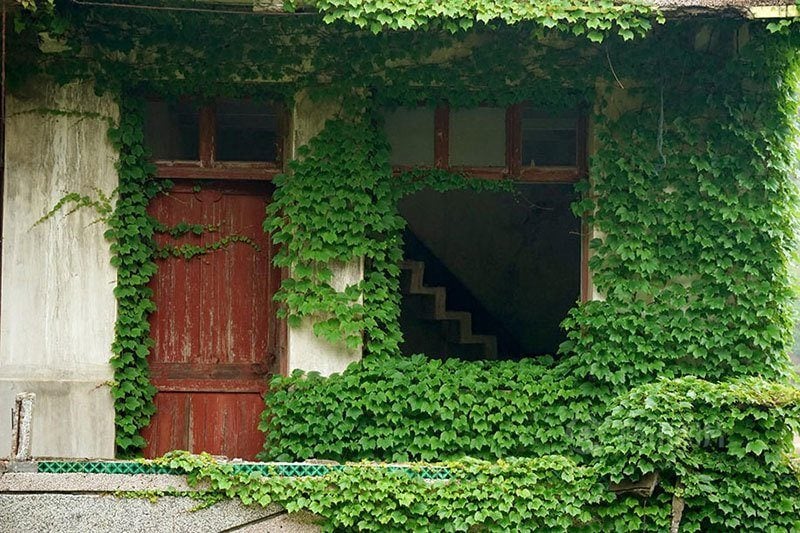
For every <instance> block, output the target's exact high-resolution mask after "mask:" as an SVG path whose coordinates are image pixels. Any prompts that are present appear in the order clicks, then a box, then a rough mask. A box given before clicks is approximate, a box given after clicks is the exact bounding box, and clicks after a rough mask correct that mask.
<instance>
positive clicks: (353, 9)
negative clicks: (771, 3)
mask: <svg viewBox="0 0 800 533" xmlns="http://www.w3.org/2000/svg"><path fill="white" fill-rule="evenodd" d="M287 4H288V5H287V6H286V7H287V9H289V10H292V9H295V7H296V6H299V7H303V8H309V7H310V8H313V9H316V10H318V11H320V12H321V13H322V14H323V21H324V22H325V23H328V24H330V23H332V22H335V21H339V20H341V21H344V22H348V23H350V24H353V25H355V26H357V27H359V28H368V29H369V30H370V31H372V32H373V33H378V32H381V31H384V30H387V29H388V30H426V31H430V30H434V29H437V28H442V29H444V30H446V31H449V32H453V33H455V32H459V31H465V30H469V29H471V28H472V27H473V26H475V24H476V23H484V24H486V23H501V22H502V23H505V24H517V23H519V22H530V23H533V24H535V25H537V26H540V27H542V28H546V29H555V30H558V31H562V32H564V33H568V34H572V35H579V36H580V35H585V36H586V38H587V39H589V40H590V41H592V42H601V41H602V40H603V39H604V38H605V37H606V36H607V35H608V34H609V33H612V34H616V35H619V36H620V37H622V38H623V39H625V40H626V41H627V40H631V39H633V38H634V37H642V36H644V35H645V34H646V33H647V32H648V31H649V30H650V29H651V28H652V27H653V20H656V21H658V22H663V21H664V19H663V16H662V15H661V14H660V13H658V12H657V11H656V10H655V9H654V7H653V5H652V4H651V3H648V2H640V1H626V2H619V1H614V0H599V1H594V2H587V1H586V0H556V1H552V0H551V1H549V2H516V1H514V0H491V1H480V2H479V1H475V0H446V1H443V2H428V1H426V0H401V1H393V2H387V1H386V0H371V1H367V2H352V1H348V0H309V1H307V2H306V1H303V0H298V1H296V2H289V3H287Z"/></svg>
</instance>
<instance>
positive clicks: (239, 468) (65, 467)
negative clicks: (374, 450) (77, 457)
mask: <svg viewBox="0 0 800 533" xmlns="http://www.w3.org/2000/svg"><path fill="white" fill-rule="evenodd" d="M231 466H232V467H233V470H234V472H245V473H250V472H257V473H260V474H263V475H265V476H269V475H278V476H285V477H316V476H324V475H325V474H328V473H330V472H332V471H335V470H341V469H343V468H344V467H345V465H320V464H308V463H232V464H231ZM375 468H385V469H387V470H390V471H395V472H403V473H405V474H408V475H410V476H418V477H421V478H423V479H426V480H446V479H449V478H450V471H449V470H448V469H447V468H444V467H435V466H425V467H421V468H413V467H406V466H400V465H385V466H375ZM37 472H39V473H43V474H129V475H132V474H151V475H152V474H175V475H182V474H183V473H184V472H183V471H181V470H177V469H173V468H170V467H168V466H160V465H154V464H149V463H143V462H138V461H39V462H38V464H37Z"/></svg>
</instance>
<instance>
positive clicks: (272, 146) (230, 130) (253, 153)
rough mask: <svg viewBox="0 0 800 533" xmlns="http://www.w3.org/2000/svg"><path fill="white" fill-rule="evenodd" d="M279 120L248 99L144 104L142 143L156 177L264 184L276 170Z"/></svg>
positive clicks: (274, 111)
mask: <svg viewBox="0 0 800 533" xmlns="http://www.w3.org/2000/svg"><path fill="white" fill-rule="evenodd" d="M284 117H285V114H284V112H283V109H282V108H281V107H279V106H277V105H275V104H272V103H268V102H263V101H259V100H254V99H238V100H235V99H218V100H216V101H213V102H210V103H200V102H198V101H195V100H190V99H184V100H179V101H164V100H149V101H148V102H147V104H146V109H145V124H144V136H145V144H146V145H147V146H148V148H149V149H150V151H151V153H152V156H153V159H154V161H155V163H156V166H157V168H158V175H159V176H161V177H165V178H202V177H213V178H215V179H226V178H228V179H258V180H263V179H270V178H271V177H273V176H274V175H275V174H277V173H278V172H279V171H280V170H281V165H282V159H283V157H282V155H283V134H284V130H285V128H284V127H283V126H284V122H285V120H284Z"/></svg>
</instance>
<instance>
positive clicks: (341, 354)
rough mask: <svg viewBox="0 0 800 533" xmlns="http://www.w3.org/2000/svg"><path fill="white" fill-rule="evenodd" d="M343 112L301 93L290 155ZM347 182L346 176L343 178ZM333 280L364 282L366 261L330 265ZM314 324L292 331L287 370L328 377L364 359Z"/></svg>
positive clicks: (336, 285) (343, 283) (294, 114)
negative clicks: (325, 335) (318, 333)
mask: <svg viewBox="0 0 800 533" xmlns="http://www.w3.org/2000/svg"><path fill="white" fill-rule="evenodd" d="M340 111H341V105H340V104H339V102H335V101H327V102H318V101H314V100H312V99H311V98H310V97H309V96H308V94H307V93H305V92H301V93H300V94H298V95H297V96H296V98H295V106H294V109H293V110H292V132H293V135H292V136H291V139H290V143H291V146H290V147H289V148H290V149H289V150H288V152H289V153H290V154H291V155H292V158H296V157H297V148H299V147H300V146H303V145H304V144H306V143H308V141H310V140H311V139H312V138H313V137H314V136H315V135H316V134H317V133H319V132H320V131H321V130H322V128H323V127H324V126H325V122H326V121H327V120H328V119H330V118H333V117H335V116H336V114H337V113H339V112H340ZM342 179H347V176H342ZM331 270H332V271H333V280H332V281H331V285H332V286H333V287H334V288H336V289H337V290H342V291H343V290H344V289H345V288H346V287H347V286H348V285H354V284H356V283H358V282H359V281H361V280H362V279H364V261H363V259H359V260H358V261H353V262H350V263H347V264H343V265H331ZM312 327H313V322H312V321H311V320H305V321H304V322H303V324H301V325H300V327H296V328H291V327H290V328H289V331H288V334H287V342H286V357H287V368H288V371H289V372H291V371H293V370H295V369H301V370H306V371H315V372H319V373H320V374H322V375H324V376H327V375H330V374H333V373H335V372H341V371H343V370H344V369H345V368H347V365H349V364H350V363H352V362H354V361H358V360H360V359H361V352H362V350H361V347H359V348H357V349H355V350H349V349H347V347H346V346H344V344H343V343H342V344H341V345H337V344H331V343H329V342H327V341H325V340H324V339H320V338H319V337H317V336H316V335H314V332H313V330H312Z"/></svg>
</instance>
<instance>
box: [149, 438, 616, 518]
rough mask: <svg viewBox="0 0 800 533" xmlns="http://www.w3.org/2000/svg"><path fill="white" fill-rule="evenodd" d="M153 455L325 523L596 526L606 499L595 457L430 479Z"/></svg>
mask: <svg viewBox="0 0 800 533" xmlns="http://www.w3.org/2000/svg"><path fill="white" fill-rule="evenodd" d="M157 462H158V463H159V464H163V465H166V466H169V467H171V468H174V469H178V470H183V471H184V472H186V473H187V474H188V479H189V482H190V483H191V484H194V485H197V484H199V483H203V484H204V490H203V493H202V496H201V498H203V499H205V500H206V501H208V502H214V501H218V500H219V499H222V498H239V499H240V500H241V501H242V502H243V503H245V504H247V505H251V504H258V505H263V506H267V505H270V504H276V503H277V504H279V505H281V506H282V507H284V508H285V509H286V510H288V511H289V512H297V511H307V512H311V513H315V514H317V515H321V516H323V517H325V518H327V520H325V521H324V522H323V524H322V525H323V528H324V529H325V530H327V531H468V530H470V531H471V530H473V528H475V527H479V528H488V529H490V530H492V531H537V530H542V529H544V530H549V531H552V530H555V531H558V530H567V529H570V530H572V529H585V530H590V531H591V530H594V531H599V530H600V529H599V527H600V525H601V523H600V522H599V521H598V518H599V517H600V516H601V515H603V514H604V509H603V507H601V506H600V505H599V504H601V503H605V502H607V501H608V500H609V499H610V495H609V493H607V492H606V491H605V487H604V486H603V484H602V483H601V482H600V480H599V479H598V476H597V475H596V473H595V471H594V469H593V468H592V467H586V466H580V465H577V464H575V463H574V462H573V461H570V460H569V459H565V458H563V457H557V456H553V457H549V456H544V457H537V458H514V459H509V460H503V461H497V462H494V463H490V462H485V461H478V460H469V461H462V462H458V463H455V462H453V463H444V464H439V465H435V466H437V467H444V468H447V469H448V471H449V479H448V480H447V481H434V482H429V481H426V480H424V479H422V478H421V477H419V476H414V475H409V473H407V472H403V471H393V470H390V469H387V468H382V467H381V466H382V465H379V464H375V463H366V462H363V463H353V464H349V465H346V466H345V467H344V468H342V469H340V470H336V471H333V472H330V473H328V474H326V475H323V476H319V477H282V476H273V475H266V476H265V475H262V474H259V473H244V472H235V471H234V470H233V468H232V467H231V464H230V463H218V462H216V461H215V460H214V459H213V458H211V457H210V456H208V455H200V456H192V455H187V454H185V453H183V452H178V453H170V454H167V455H165V456H164V457H163V458H162V459H158V460H157ZM418 466H422V465H418ZM418 466H414V465H412V466H410V469H411V470H412V471H413V470H414V469H415V468H418Z"/></svg>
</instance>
